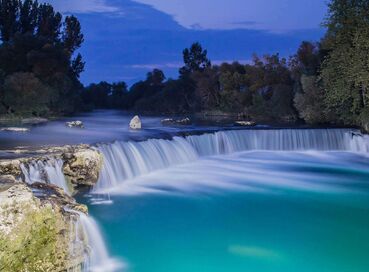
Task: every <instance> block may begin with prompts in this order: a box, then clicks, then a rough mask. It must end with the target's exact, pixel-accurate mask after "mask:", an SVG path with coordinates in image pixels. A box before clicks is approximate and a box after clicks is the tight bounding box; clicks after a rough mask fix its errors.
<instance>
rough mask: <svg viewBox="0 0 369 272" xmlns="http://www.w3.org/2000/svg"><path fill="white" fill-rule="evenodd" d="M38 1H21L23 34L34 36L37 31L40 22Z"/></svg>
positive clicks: (20, 20) (21, 29)
mask: <svg viewBox="0 0 369 272" xmlns="http://www.w3.org/2000/svg"><path fill="white" fill-rule="evenodd" d="M38 9H39V4H38V1H33V0H24V1H20V11H19V24H20V31H21V33H23V34H25V33H31V34H33V33H34V32H35V30H36V26H37V21H38Z"/></svg>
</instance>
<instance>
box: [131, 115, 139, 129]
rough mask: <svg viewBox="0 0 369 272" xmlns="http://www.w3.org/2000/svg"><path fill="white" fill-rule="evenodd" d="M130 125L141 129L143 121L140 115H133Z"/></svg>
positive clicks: (132, 127)
mask: <svg viewBox="0 0 369 272" xmlns="http://www.w3.org/2000/svg"><path fill="white" fill-rule="evenodd" d="M129 127H130V128H131V129H141V128H142V123H141V119H140V117H138V116H137V115H136V116H135V117H133V118H132V120H131V122H130V123H129Z"/></svg>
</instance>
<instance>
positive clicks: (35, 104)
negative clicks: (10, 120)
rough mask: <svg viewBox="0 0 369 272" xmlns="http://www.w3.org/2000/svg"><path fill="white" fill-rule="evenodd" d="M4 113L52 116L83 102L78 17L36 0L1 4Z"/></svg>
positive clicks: (0, 97)
mask: <svg viewBox="0 0 369 272" xmlns="http://www.w3.org/2000/svg"><path fill="white" fill-rule="evenodd" d="M0 31H1V41H2V43H1V46H0V114H8V115H23V116H25V115H34V116H49V115H62V114H68V113H72V112H74V111H75V110H77V109H78V107H79V106H80V104H81V99H80V96H81V92H82V90H83V86H82V85H81V83H80V82H79V80H78V78H79V75H80V73H81V72H82V71H83V69H84V63H83V60H82V56H81V55H80V54H75V51H76V50H77V49H78V48H79V47H80V46H81V45H82V43H83V34H82V33H81V25H80V23H79V21H78V20H77V18H76V17H74V16H66V17H63V16H62V14H60V13H59V12H56V11H55V10H54V8H53V7H52V6H51V5H49V4H39V3H38V2H37V1H33V0H24V1H20V0H0Z"/></svg>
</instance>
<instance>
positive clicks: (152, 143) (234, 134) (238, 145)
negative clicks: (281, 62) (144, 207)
mask: <svg viewBox="0 0 369 272" xmlns="http://www.w3.org/2000/svg"><path fill="white" fill-rule="evenodd" d="M98 148H99V150H100V151H101V152H102V154H103V155H104V165H103V169H102V171H101V175H100V178H99V181H98V183H97V185H96V186H95V188H94V192H95V193H97V192H102V191H106V189H109V188H112V187H117V186H121V185H122V184H123V183H124V182H125V181H127V180H132V179H133V178H135V177H140V176H143V175H147V174H148V173H151V172H153V171H157V170H160V169H164V168H168V167H169V166H174V165H178V164H183V163H190V162H193V161H196V160H197V159H199V158H201V157H205V156H214V155H222V154H231V153H234V152H240V151H252V150H267V151H312V150H315V151H349V152H359V153H368V152H369V137H368V136H364V135H361V134H360V133H359V132H358V131H352V130H350V129H278V130H277V129H275V130H235V131H220V132H216V133H211V134H204V135H199V136H188V137H174V138H173V140H147V141H144V142H115V143H113V144H104V145H100V146H99V147H98Z"/></svg>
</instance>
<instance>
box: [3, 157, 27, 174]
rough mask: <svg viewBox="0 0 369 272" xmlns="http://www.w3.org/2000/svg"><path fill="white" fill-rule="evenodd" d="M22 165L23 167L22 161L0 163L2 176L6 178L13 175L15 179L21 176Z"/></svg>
mask: <svg viewBox="0 0 369 272" xmlns="http://www.w3.org/2000/svg"><path fill="white" fill-rule="evenodd" d="M20 165H21V161H20V160H2V161H0V176H4V175H11V176H13V177H18V176H20V175H21V173H22V171H21V168H20Z"/></svg>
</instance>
